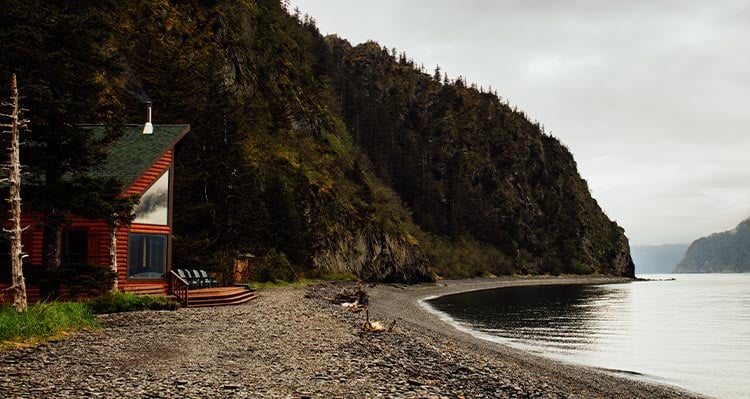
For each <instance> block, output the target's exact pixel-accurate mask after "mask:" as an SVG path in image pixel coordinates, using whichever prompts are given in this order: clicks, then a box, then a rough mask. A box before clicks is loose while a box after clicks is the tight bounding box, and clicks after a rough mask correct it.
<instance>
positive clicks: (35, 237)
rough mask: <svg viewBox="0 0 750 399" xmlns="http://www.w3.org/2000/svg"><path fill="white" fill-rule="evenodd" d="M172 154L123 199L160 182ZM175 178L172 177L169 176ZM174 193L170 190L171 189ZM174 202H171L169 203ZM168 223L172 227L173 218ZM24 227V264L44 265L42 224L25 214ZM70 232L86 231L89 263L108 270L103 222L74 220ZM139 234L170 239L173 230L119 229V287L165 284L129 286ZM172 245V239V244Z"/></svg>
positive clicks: (140, 226) (107, 238)
mask: <svg viewBox="0 0 750 399" xmlns="http://www.w3.org/2000/svg"><path fill="white" fill-rule="evenodd" d="M172 160H173V150H171V149H170V150H168V151H166V152H165V153H164V154H163V155H162V156H161V157H160V158H159V159H158V160H157V161H156V162H154V164H153V165H151V167H149V168H148V169H147V170H146V171H145V172H144V173H143V174H142V175H141V176H140V177H139V178H138V179H136V181H135V182H133V183H132V184H131V185H130V186H129V187H128V188H126V189H125V191H124V192H123V196H130V195H141V194H143V193H144V192H145V191H146V189H147V188H148V187H149V186H151V184H153V183H154V181H156V179H157V178H159V177H160V176H161V175H162V174H163V173H164V171H166V170H167V169H169V168H170V167H171V165H172ZM170 178H172V176H170ZM170 189H171V186H170ZM170 202H171V201H170ZM170 205H171V203H170ZM169 223H171V218H170V221H169ZM21 225H22V226H29V229H28V230H26V231H25V232H24V233H23V245H24V247H23V251H24V252H26V253H28V254H29V256H28V257H27V258H25V259H24V263H25V264H27V265H28V264H33V265H41V264H42V230H41V229H40V228H38V227H37V226H39V220H37V218H36V217H34V216H32V215H29V214H23V215H22V217H21ZM66 228H67V229H84V230H86V231H87V233H88V245H87V247H88V248H87V259H88V262H89V263H92V264H96V265H102V266H105V267H106V266H109V244H110V230H109V227H108V226H107V224H106V223H105V222H104V221H103V220H91V219H86V218H81V217H73V220H72V223H71V225H70V226H68V227H66ZM131 231H132V232H136V233H156V234H167V235H171V233H172V227H171V226H154V225H144V224H133V225H131V226H123V227H120V228H119V229H118V231H117V274H118V279H117V280H118V284H121V285H123V286H125V287H130V286H138V285H154V284H155V283H156V284H162V285H164V287H166V284H167V282H166V279H165V281H164V282H159V281H142V282H141V281H137V282H133V281H131V282H128V274H127V273H128V235H129V233H130V232H131ZM169 241H171V239H170V240H169ZM167 253H168V258H167V270H169V268H171V245H170V247H169V249H168V251H167Z"/></svg>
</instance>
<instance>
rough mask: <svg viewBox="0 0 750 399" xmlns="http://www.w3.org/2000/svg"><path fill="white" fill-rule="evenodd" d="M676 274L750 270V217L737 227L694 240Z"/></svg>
mask: <svg viewBox="0 0 750 399" xmlns="http://www.w3.org/2000/svg"><path fill="white" fill-rule="evenodd" d="M674 272H675V273H745V272H750V219H748V220H745V221H743V222H742V223H740V224H739V225H737V227H735V228H734V229H733V230H730V231H725V232H723V233H715V234H711V235H710V236H708V237H703V238H699V239H697V240H695V241H693V243H692V244H690V247H688V250H687V252H686V253H685V258H683V259H682V261H681V262H680V263H679V264H677V266H675V268H674Z"/></svg>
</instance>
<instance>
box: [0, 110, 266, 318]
mask: <svg viewBox="0 0 750 399" xmlns="http://www.w3.org/2000/svg"><path fill="white" fill-rule="evenodd" d="M82 128H84V129H89V130H90V131H91V134H93V135H104V133H105V127H104V126H101V125H83V126H82ZM189 131H190V125H167V124H165V125H152V124H151V109H150V105H149V108H148V114H147V122H146V124H145V125H143V124H140V125H126V126H125V127H124V132H123V134H122V136H120V137H119V138H118V139H117V140H116V141H114V142H113V143H112V144H110V146H109V155H108V157H107V161H106V163H105V165H103V166H102V170H101V172H97V173H101V175H102V176H105V177H115V178H117V179H118V180H119V181H120V182H121V183H123V184H124V187H125V188H124V189H123V191H122V193H120V195H121V196H123V197H129V196H134V195H135V196H139V197H140V202H139V203H138V205H136V206H135V208H134V209H133V213H134V215H135V219H134V220H133V222H132V223H131V224H130V225H126V226H120V227H118V228H117V230H116V234H115V237H116V238H115V243H114V245H112V244H113V243H112V230H111V229H110V227H109V226H108V225H107V223H106V222H105V221H104V220H92V219H87V218H83V217H78V216H73V217H72V218H71V220H70V223H68V224H67V225H66V226H65V227H63V230H62V232H61V233H62V234H61V236H62V237H61V240H60V241H61V242H60V254H61V262H62V263H63V264H66V263H67V264H90V265H95V266H101V267H106V268H111V269H113V270H114V267H112V265H113V264H114V265H116V269H117V280H116V288H117V289H119V290H121V291H125V292H133V293H138V294H156V295H168V294H171V295H174V296H175V297H177V298H178V299H179V300H180V301H181V302H182V304H183V306H191V307H192V306H218V305H234V304H240V303H244V302H247V301H250V300H252V299H254V298H255V297H256V295H255V294H254V293H253V292H252V291H251V290H249V289H248V288H247V287H246V286H245V287H243V286H234V287H215V286H212V285H208V286H205V285H201V286H198V287H196V286H194V284H193V283H195V281H193V282H192V283H191V282H189V281H187V280H185V278H183V277H181V276H179V275H178V273H177V272H178V271H180V270H174V271H173V270H172V269H173V267H172V209H173V198H172V194H173V187H174V174H175V167H174V148H175V145H177V143H179V142H180V140H182V138H183V137H185V135H186V134H187V133H188V132H189ZM22 195H23V191H22ZM40 218H41V216H40V215H34V214H29V213H22V218H21V219H22V220H21V224H22V225H23V226H29V228H28V229H27V230H25V231H24V232H23V234H22V246H23V251H24V253H25V256H24V257H23V265H24V266H23V269H24V274H25V275H26V273H27V272H29V271H34V269H33V268H41V266H40V265H41V264H42V236H43V232H42V229H41V227H40V226H41V223H40V222H41V220H40ZM113 248H114V249H115V250H114V254H115V256H114V260H113V259H111V253H112V252H113V251H112V249H113ZM7 255H8V254H5V256H7ZM0 256H3V254H0ZM6 259H8V262H9V258H6ZM4 260H5V259H3V261H0V269H4V263H5V262H4ZM9 270H10V267H8V271H9ZM37 270H39V269H37ZM0 272H2V273H3V274H4V273H5V271H4V270H0ZM214 281H215V280H214ZM7 288H8V284H5V283H4V282H3V279H2V276H0V303H3V302H8V300H9V299H10V300H11V301H12V298H8V297H9V296H10V295H9V294H6V293H7V292H9V291H8V290H7ZM61 293H62V297H63V298H65V297H66V293H65V292H64V288H63V291H62V292H61ZM27 295H28V299H29V301H31V302H34V301H36V300H38V299H39V287H38V286H34V285H30V284H27Z"/></svg>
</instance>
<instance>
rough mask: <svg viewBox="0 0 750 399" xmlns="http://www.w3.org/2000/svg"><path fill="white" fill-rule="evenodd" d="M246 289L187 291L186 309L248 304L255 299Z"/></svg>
mask: <svg viewBox="0 0 750 399" xmlns="http://www.w3.org/2000/svg"><path fill="white" fill-rule="evenodd" d="M257 297H258V295H257V294H256V293H255V291H251V290H250V289H249V288H247V287H216V288H202V289H197V290H190V291H188V307H189V308H197V307H205V306H228V305H239V304H242V303H246V302H250V301H252V300H253V299H255V298H257Z"/></svg>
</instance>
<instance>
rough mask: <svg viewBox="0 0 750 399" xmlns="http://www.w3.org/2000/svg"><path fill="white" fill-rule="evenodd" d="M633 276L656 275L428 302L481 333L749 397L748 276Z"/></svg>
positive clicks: (713, 392) (558, 355) (714, 392)
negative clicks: (644, 279) (635, 279)
mask: <svg viewBox="0 0 750 399" xmlns="http://www.w3.org/2000/svg"><path fill="white" fill-rule="evenodd" d="M639 277H643V278H648V279H652V280H658V281H636V282H631V283H625V284H605V285H552V286H550V285H546V286H530V287H529V286H526V287H510V288H499V289H493V290H484V291H475V292H467V293H462V294H455V295H448V296H444V297H440V298H436V299H432V300H429V301H426V302H425V304H426V306H427V307H428V308H430V309H431V310H432V311H435V312H437V313H439V314H440V315H441V317H443V318H445V319H447V320H448V321H449V322H451V323H454V324H455V325H456V327H458V328H460V329H463V330H465V331H468V332H470V333H472V334H474V335H477V336H479V337H480V338H484V339H489V340H493V341H497V342H500V343H504V344H507V345H510V346H514V347H517V348H521V349H524V350H527V351H531V352H534V353H538V354H540V355H543V356H548V357H552V358H555V359H558V360H563V361H568V362H572V363H577V364H583V365H587V366H593V367H598V368H603V369H607V370H610V371H613V372H619V373H623V375H627V376H631V377H635V378H641V379H646V380H650V381H655V382H659V383H665V384H671V385H676V386H680V387H683V388H686V389H688V390H691V391H694V392H698V393H702V394H706V395H710V396H715V397H719V398H747V397H750V274H677V275H643V276H639ZM671 279H674V280H671Z"/></svg>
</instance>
